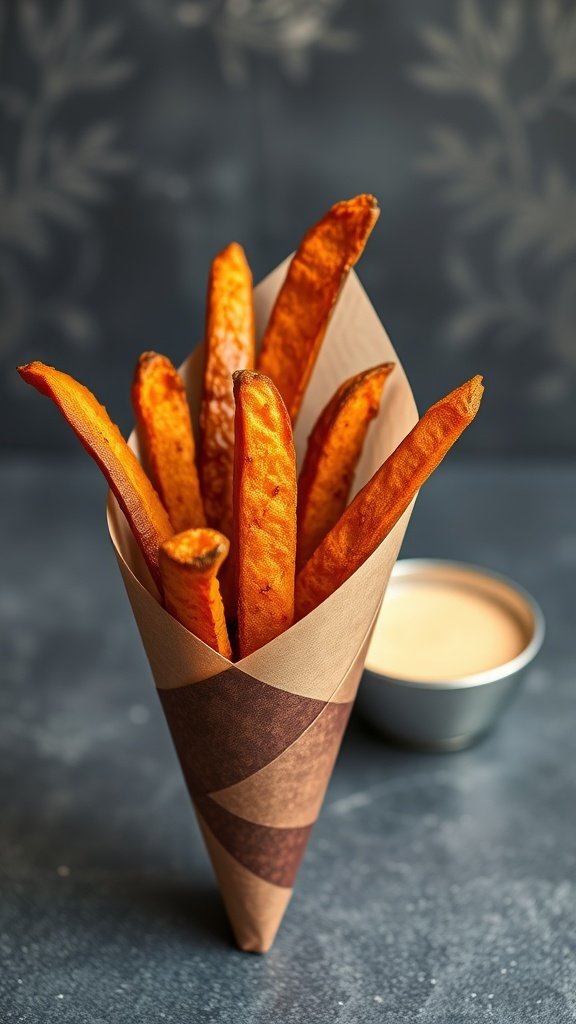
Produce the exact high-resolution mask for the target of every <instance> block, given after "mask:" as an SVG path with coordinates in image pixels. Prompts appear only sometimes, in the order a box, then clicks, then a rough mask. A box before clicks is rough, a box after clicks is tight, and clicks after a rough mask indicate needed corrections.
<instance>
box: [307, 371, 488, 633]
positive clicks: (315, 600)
mask: <svg viewBox="0 0 576 1024" xmlns="http://www.w3.org/2000/svg"><path fill="white" fill-rule="evenodd" d="M483 391H484V388H483V386H482V377H479V376H476V377H473V378H472V379H471V380H469V381H467V382H466V383H465V384H462V385H461V386H460V387H459V388H456V390H455V391H452V392H451V394H449V395H447V396H446V398H443V399H441V400H440V401H439V402H437V403H436V404H435V405H433V406H432V407H431V408H430V409H428V412H426V413H425V414H424V416H422V418H421V419H420V420H419V422H418V423H417V424H416V426H415V427H414V428H413V429H412V430H411V431H410V433H409V434H408V435H407V436H406V437H405V438H404V440H403V441H401V442H400V444H399V445H398V447H397V448H396V450H395V451H393V452H392V454H391V455H390V456H389V458H388V459H386V462H384V463H383V464H382V466H380V469H378V470H377V471H376V473H375V474H374V476H373V477H372V478H371V480H369V481H368V483H367V484H365V486H364V487H363V488H362V490H361V491H359V492H358V494H357V495H356V497H355V498H354V500H353V501H352V502H351V504H350V505H349V506H348V508H347V509H346V511H345V512H344V513H343V515H342V516H341V517H340V519H339V520H338V522H337V523H336V525H335V526H334V527H333V528H332V530H331V531H330V533H329V534H327V536H326V537H325V538H324V540H323V541H322V543H321V544H320V546H319V547H318V548H317V549H316V551H315V552H314V554H313V555H312V557H311V558H310V559H309V561H308V562H307V563H306V565H305V566H304V568H303V569H301V571H300V572H299V573H298V576H297V577H296V619H297V620H299V619H302V618H304V616H305V615H308V613H309V612H311V611H312V610H313V609H314V608H317V607H318V605H319V604H321V603H322V601H325V600H326V598H327V597H329V596H330V594H333V593H334V591H335V590H337V589H338V587H340V586H341V585H342V584H343V583H344V582H345V581H346V580H347V579H348V578H349V577H350V576H351V575H352V573H354V572H355V571H356V569H358V568H359V567H360V566H361V565H362V563H363V562H365V561H366V559H367V558H368V557H369V556H370V555H371V554H372V552H373V551H375V550H376V548H377V547H378V546H379V544H381V543H382V541H383V540H384V538H385V537H386V536H387V535H388V534H389V533H390V531H391V530H392V528H393V527H394V526H395V524H396V523H397V522H398V520H399V519H400V516H401V515H402V513H403V512H404V511H405V510H406V509H407V508H408V505H409V504H410V502H411V501H412V499H413V497H414V496H415V494H416V492H417V491H418V489H419V488H420V487H421V486H422V484H423V483H424V482H425V481H426V480H427V479H428V477H429V476H430V474H431V473H432V472H433V471H434V470H435V469H436V467H437V466H438V464H439V463H440V462H441V461H442V459H443V458H444V456H445V455H446V453H447V452H448V451H449V449H450V448H451V447H452V445H453V444H454V442H455V441H457V439H458V438H459V437H460V434H461V433H462V432H463V431H464V430H465V429H466V427H467V426H469V424H470V423H471V422H472V420H473V419H474V417H475V415H476V413H477V412H478V408H479V406H480V401H481V398H482V392H483Z"/></svg>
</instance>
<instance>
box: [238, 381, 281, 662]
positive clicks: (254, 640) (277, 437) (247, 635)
mask: <svg viewBox="0 0 576 1024" xmlns="http://www.w3.org/2000/svg"><path fill="white" fill-rule="evenodd" d="M234 396H235V399H236V416H235V434H236V443H235V454H234V551H235V580H236V592H237V600H238V646H239V653H240V657H241V658H245V657H246V656H247V655H248V654H251V653H252V652H253V651H256V650H258V648H260V647H263V646H264V644H266V643H268V641H270V640H273V639H274V637H276V636H278V635H279V634H280V633H283V632H284V630H286V629H288V627H289V626H291V625H292V621H293V618H294V576H295V566H296V456H295V453H294V441H293V437H292V427H291V424H290V417H289V416H288V412H287V410H286V407H285V405H284V403H283V401H282V399H281V397H280V395H279V394H278V391H277V390H276V388H275V387H274V385H273V383H272V381H271V380H269V379H268V378H267V377H265V376H263V374H260V373H252V372H251V371H250V370H242V371H238V372H236V373H235V374H234Z"/></svg>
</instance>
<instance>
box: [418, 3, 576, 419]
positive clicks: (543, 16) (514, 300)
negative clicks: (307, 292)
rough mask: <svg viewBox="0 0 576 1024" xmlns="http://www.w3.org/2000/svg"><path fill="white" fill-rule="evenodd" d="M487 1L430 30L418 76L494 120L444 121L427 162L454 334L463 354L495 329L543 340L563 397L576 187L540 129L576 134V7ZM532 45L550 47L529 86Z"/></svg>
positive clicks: (572, 319)
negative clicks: (523, 69)
mask: <svg viewBox="0 0 576 1024" xmlns="http://www.w3.org/2000/svg"><path fill="white" fill-rule="evenodd" d="M485 6H486V5H485V3H483V2H482V0H457V3H456V5H455V23H454V25H453V27H452V28H450V29H448V28H444V27H440V26H439V25H437V24H425V25H423V26H421V27H420V28H419V29H418V35H419V39H420V42H421V44H422V47H423V49H424V51H425V54H426V56H425V59H424V60H423V61H422V62H421V63H419V64H418V65H416V66H415V67H413V68H411V70H410V75H411V77H412V79H413V81H414V82H415V83H417V85H418V86H420V87H422V88H424V89H426V90H427V91H428V92H429V93H432V94H438V95H442V96H444V97H447V98H453V99H454V100H456V101H459V103H460V104H461V103H462V101H465V102H467V103H468V104H469V105H470V115H471V117H474V118H475V119H477V118H478V117H483V118H484V122H483V123H485V125H486V127H485V128H484V129H483V130H481V131H480V132H479V130H478V128H477V127H476V125H477V120H474V122H473V124H474V128H473V130H471V131H470V133H469V134H467V133H466V130H465V129H462V128H461V127H460V126H458V127H455V126H453V125H450V124H437V125H435V126H434V127H433V128H432V129H431V131H430V136H429V146H428V150H427V152H426V153H425V155H423V156H422V157H421V158H420V160H419V162H418V166H419V169H420V171H421V172H422V173H423V174H425V175H427V176H430V177H432V178H434V179H435V180H436V181H437V183H438V187H439V191H440V196H441V198H442V200H443V202H444V203H445V204H446V205H447V206H448V207H449V208H450V209H451V210H452V220H451V229H450V244H449V247H448V250H447V253H446V270H447V274H448V278H449V280H450V283H451V285H452V287H453V289H454V292H455V294H456V295H457V297H458V305H457V307H456V309H455V311H454V312H453V314H452V316H451V317H450V318H449V320H448V322H447V324H446V325H445V327H446V333H447V337H448V340H449V341H450V343H451V344H452V345H454V346H460V347H463V346H470V347H471V346H474V345H477V344H478V343H479V342H481V341H483V340H484V339H485V338H486V333H487V332H488V331H490V332H491V336H492V337H493V338H495V339H496V340H499V341H500V342H501V343H504V344H506V343H508V344H514V343H519V342H520V341H525V340H526V339H527V338H529V337H531V336H532V337H534V336H536V337H537V338H538V341H539V344H541V345H542V346H543V347H545V348H548V350H550V351H553V352H554V353H555V356H556V361H557V364H558V366H559V367H560V368H559V369H557V370H556V371H554V372H553V373H552V374H551V375H549V376H548V377H546V376H545V375H543V376H541V377H540V379H539V381H538V383H537V385H536V391H535V393H534V397H535V398H536V399H537V400H540V401H542V402H553V401H556V400H557V399H558V398H559V397H562V395H563V394H564V393H567V392H568V390H569V388H570V386H571V382H570V374H574V373H576V343H575V338H576V182H575V180H574V170H575V169H574V167H573V166H572V167H570V166H567V165H566V157H565V155H561V154H558V155H556V154H555V151H554V147H553V146H552V145H551V144H550V139H548V140H547V145H546V149H545V153H544V159H542V157H543V154H542V151H541V147H540V146H539V134H538V133H539V130H540V127H541V122H542V119H543V117H544V115H546V117H547V119H549V118H550V117H552V116H554V117H557V118H561V119H562V120H563V122H564V124H565V127H566V129H568V128H569V129H570V130H571V131H573V130H574V124H573V123H570V122H571V119H572V118H574V116H576V9H575V8H574V5H573V4H569V3H566V2H561V0H543V2H541V3H538V4H532V3H529V2H527V0H506V2H504V3H501V4H500V5H499V6H498V8H497V11H496V14H495V15H494V16H493V17H489V16H488V15H487V13H486V9H485ZM529 39H531V40H537V45H538V46H539V50H540V52H539V54H538V60H537V61H535V62H533V66H534V70H533V72H532V74H531V79H532V80H531V82H529V83H527V82H526V76H525V75H524V78H523V79H522V77H521V76H519V75H518V73H517V70H518V64H519V63H520V61H521V58H522V56H523V50H524V48H525V45H527V41H528V40H529ZM460 123H461V107H460V110H459V125H460ZM479 135H480V136H481V137H480V138H479ZM572 156H573V151H572ZM537 158H538V159H537ZM487 266H488V268H490V270H491V272H490V273H487V270H486V268H487ZM480 267H482V270H481V269H480ZM562 368H563V369H562ZM566 370H568V371H569V373H568V374H566V373H565V372H563V371H566Z"/></svg>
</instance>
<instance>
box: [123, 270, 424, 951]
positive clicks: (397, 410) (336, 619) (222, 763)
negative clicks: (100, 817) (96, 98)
mask: <svg viewBox="0 0 576 1024" xmlns="http://www.w3.org/2000/svg"><path fill="white" fill-rule="evenodd" d="M285 269H286V266H285V265H284V266H283V267H280V268H278V269H277V270H276V271H275V272H274V273H273V274H272V275H271V277H270V278H267V279H266V281H265V282H263V283H262V284H261V285H260V286H259V287H258V288H257V289H256V296H255V299H256V311H257V322H258V323H259V324H260V326H262V324H263V323H265V321H266V318H267V315H268V312H269V309H270V306H271V304H272V302H273V299H274V296H275V294H276V291H277V289H278V287H279V285H280V283H281V281H282V279H283V276H284V274H285ZM391 359H392V360H394V361H396V362H397V357H396V355H395V353H394V350H393V348H392V346H391V344H390V342H389V340H388V338H387V336H386V333H385V331H384V329H383V327H382V325H381V324H380V322H379V321H378V318H377V317H376V314H375V313H374V310H373V309H372V307H371V306H370V303H369V301H368V299H367V298H366V295H365V293H364V292H363V290H362V287H361V285H360V283H359V281H358V279H357V278H356V276H355V275H354V274H351V275H350V279H349V281H348V282H347V284H346V286H345V288H344V290H343V293H342V296H341V298H340V301H339V304H338V307H337V310H336V313H335V315H334V317H333V320H332V323H331V325H330V328H329V331H328V334H327V336H326V339H325V342H324V346H323V349H322V353H321V355H320V358H319V361H318V366H317V368H316V370H315V372H314V374H313V377H312V380H311V382H310V386H309V388H308V392H307V394H306V399H305V402H304V406H303V409H302V415H301V419H300V420H299V423H298V429H297V431H296V450H297V454H298V456H299V458H300V460H301V457H302V454H303V450H304V445H305V440H306V436H307V433H308V432H309V429H310V426H311V425H312V423H313V421H314V419H315V418H316V415H317V414H318V412H319V411H320V409H321V408H322V407H323V406H324V404H325V403H326V401H327V400H328V398H329V397H331V395H332V393H333V391H334V390H335V389H336V387H337V386H338V385H339V384H340V383H341V382H342V380H344V379H345V378H346V377H347V376H350V375H351V374H352V373H355V372H358V371H359V370H361V369H365V368H366V367H367V366H373V365H375V364H376V363H378V362H384V361H388V360H391ZM201 368H202V353H201V351H198V350H197V351H196V352H194V353H193V355H192V356H191V357H190V359H189V360H188V361H187V363H186V364H185V366H184V367H183V368H182V370H181V372H182V374H183V376H184V379H185V380H186V383H187V388H188V395H189V399H190V403H191V409H192V413H193V418H195V416H196V414H197V410H198V404H199V398H200V386H201V379H202V372H201ZM416 419H417V413H416V409H415V406H414V401H413V398H412V393H411V391H410V388H409V385H408V382H407V380H406V377H405V375H404V373H403V371H402V368H401V367H400V366H397V368H396V370H395V372H394V374H392V376H391V378H390V380H389V381H388V382H387V384H386V388H385V390H384V399H383V408H382V412H381V415H380V416H379V417H378V419H377V420H376V421H375V422H374V424H373V426H372V427H371V430H370V432H369V434H368V438H367V443H366V446H365V451H364V453H363V457H362V460H361V464H360V466H359V469H358V473H357V480H356V489H358V488H359V487H361V486H362V485H363V484H364V483H365V482H366V480H367V479H369V477H370V476H372V474H373V473H374V471H375V470H376V469H377V468H378V466H379V465H380V464H381V462H382V461H383V460H384V459H385V458H386V457H387V456H388V454H389V453H390V452H391V451H392V450H393V449H394V448H395V447H396V446H397V444H398V443H399V442H400V440H401V439H402V438H403V437H404V436H405V435H406V433H408V431H409V430H410V429H411V428H412V426H413V425H414V423H415V421H416ZM131 444H133V446H134V447H135V449H136V450H137V444H136V441H135V439H134V438H132V439H131ZM410 511H411V509H409V510H408V511H407V512H406V513H405V514H404V516H403V517H402V519H401V520H400V521H399V523H398V524H397V525H396V527H395V528H394V530H393V531H392V532H391V533H390V535H389V536H388V537H387V538H386V540H385V541H384V542H383V543H382V544H381V545H380V547H379V548H378V549H377V550H376V551H375V552H374V553H373V554H372V555H371V556H370V558H368V559H367V560H366V562H365V563H364V564H363V565H362V566H361V567H360V569H358V571H357V572H356V573H355V574H354V575H353V576H352V577H351V578H350V579H349V580H347V581H346V583H345V584H344V585H343V586H342V587H340V588H339V590H338V591H336V593H335V594H333V595H331V597H330V598H328V600H327V601H325V602H324V603H323V604H322V605H321V606H320V607H319V608H316V609H315V610H314V611H313V612H312V613H310V615H308V616H307V617H306V618H305V619H303V620H302V621H301V622H299V623H296V624H295V625H294V626H292V627H291V629H289V630H287V631H286V633H284V634H282V635H281V636H279V637H277V638H276V639H275V640H273V641H272V642H271V643H269V644H267V645H266V646H265V647H263V648H262V649H261V650H259V651H256V652H255V653H254V654H251V655H250V656H249V657H247V658H244V659H243V660H242V661H240V662H238V663H237V664H236V665H232V664H231V663H230V662H229V661H227V660H226V659H225V658H222V657H221V656H220V655H218V654H216V652H214V651H212V650H211V649H210V648H208V647H206V645H205V644H203V643H202V642H201V641H200V640H198V639H197V638H196V637H194V636H193V635H192V634H191V633H189V632H188V631H187V630H186V629H185V628H184V627H183V626H181V625H180V624H179V623H178V622H176V620H175V619H173V618H172V617H171V616H170V615H168V613H167V612H166V611H165V610H164V609H163V608H162V607H161V605H160V604H159V603H158V600H157V595H156V593H155V590H154V587H153V584H152V582H151V580H150V577H149V575H148V573H147V571H146V569H145V566H144V565H143V562H142V559H141V557H140V554H139V552H138V550H137V548H136V545H135V544H134V542H133V539H132V537H131V535H130V531H129V529H128V527H127V524H126V521H125V519H124V517H123V515H122V513H121V512H120V510H119V508H118V506H117V504H116V502H115V500H114V499H113V498H112V497H110V499H109V504H108V523H109V529H110V534H111V537H112V541H113V543H114V547H115V550H116V555H117V559H118V564H119V567H120V570H121V573H122V576H123V579H124V583H125V585H126V589H127V592H128V596H129V599H130V603H131V605H132V609H133V611H134V616H135V618H136V622H137V624H138V628H139V630H140V634H141V636H142V640H143V643H144V646H145V648H146V652H147V655H148V659H149V661H150V666H151V669H152V672H153V675H154V679H155V682H156V686H157V688H158V692H159V696H160V700H161V702H162V706H163V708H164V712H165V715H166V720H167V722H168V725H169V727H170V731H171V734H172V738H173V741H174V745H175V748H176V751H177V753H178V757H179V759H180V763H181V766H182V770H183V773H184V777H185V779H186V784H187V786H188V789H189V792H190V795H191V797H192V800H193V802H194V806H195V808H196V812H197V815H198V819H199V822H200V826H201V829H202V833H203V835H204V839H205V841H206V846H207V848H208V852H209V854H210V857H211V860H212V864H213V866H214V871H215V873H216V875H217V878H218V882H219V885H220V888H221V892H222V896H223V899H224V903H225V905H226V909H227V912H228V915H229V917H230V921H231V924H232V927H233V930H234V933H235V936H236V940H237V942H238V945H239V946H240V948H241V949H244V950H247V951H252V952H265V951H266V950H268V949H269V948H270V946H271V944H272V942H273V940H274V937H275V935H276V932H277V929H278V927H279V925H280V922H281V920H282V917H283V915H284V912H285V910H286V907H287V904H288V902H289V900H290V896H291V893H292V888H293V885H294V881H295V878H296V874H297V871H298V868H299V865H300V862H301V860H302V857H303V855H304V851H305V849H306V845H307V843H308V840H309V837H310V834H311V831H312V828H313V825H314V822H315V821H316V819H317V817H318V814H319V811H320V808H321V805H322V801H323V799H324V794H325V792H326V787H327V785H328V782H329V779H330V776H331V773H332V769H333V766H334V761H335V759H336V756H337V753H338V749H339V747H340V742H341V739H342V736H343V733H344V730H345V728H346V723H347V721H348V717H349V715H350V711H351V708H352V704H353V701H354V698H355V695H356V690H357V687H358V683H359V680H360V676H361V673H362V669H363V666H364V659H365V657H366V652H367V648H368V644H369V641H370V637H371V633H372V628H373V626H374V623H375V620H376V616H377V614H378V611H379V608H380V604H381V601H382V597H383V595H384V591H385V588H386V586H387V583H388V579H389V576H390V573H391V571H392V567H393V565H394V562H395V561H396V558H397V555H398V551H399V548H400V544H401V541H402V538H403V535H404V531H405V529H406V526H407V523H408V519H409V516H410Z"/></svg>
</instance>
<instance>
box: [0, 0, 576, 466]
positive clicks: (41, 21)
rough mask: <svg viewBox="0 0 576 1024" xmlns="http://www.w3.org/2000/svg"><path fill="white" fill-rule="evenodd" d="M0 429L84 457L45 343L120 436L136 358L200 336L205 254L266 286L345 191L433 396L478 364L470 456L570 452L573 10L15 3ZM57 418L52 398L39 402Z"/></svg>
mask: <svg viewBox="0 0 576 1024" xmlns="http://www.w3.org/2000/svg"><path fill="white" fill-rule="evenodd" d="M2 11H3V13H2V23H1V50H2V60H1V89H0V123H1V139H2V142H1V150H0V250H1V252H0V353H1V372H0V388H1V396H0V421H1V424H0V425H1V429H2V436H3V438H4V439H5V443H6V442H7V443H8V445H9V446H10V447H11V448H12V449H17V450H26V449H32V450H34V449H40V448H42V449H47V450H53V451H67V450H76V447H77V442H76V441H75V439H74V437H73V436H72V434H71V432H70V431H69V430H68V429H67V428H66V427H65V426H64V425H63V424H62V422H61V420H60V417H58V416H57V415H56V414H55V413H54V414H52V415H48V411H47V410H46V409H44V407H41V406H40V404H39V402H38V398H37V396H36V395H35V394H34V393H33V392H32V391H31V390H30V389H27V388H25V387H24V385H23V384H22V383H21V382H20V380H19V379H18V378H17V375H16V374H15V372H14V366H15V365H16V363H18V362H23V361H27V360H30V359H33V358H39V359H43V360H45V361H48V362H51V363H54V364H56V365H57V366H58V367H60V368H62V369H65V370H68V371H69V372H71V373H72V374H73V375H75V376H77V377H79V379H80V380H82V381H83V382H85V383H86V384H88V385H89V386H90V387H91V388H92V389H93V390H95V391H96V393H97V395H98V396H99V397H100V399H101V400H102V401H103V402H104V403H105V404H106V405H107V406H108V408H109V410H110V412H111V413H112V415H113V417H114V418H116V419H117V420H118V422H119V423H120V424H121V426H122V427H123V428H124V429H125V430H127V429H128V428H129V426H130V422H131V412H130V405H129V381H130V376H131V373H132V367H133V364H134V361H135V359H136V357H137V355H138V354H139V353H140V352H141V351H142V350H143V349H146V348H155V349H158V350H160V351H163V352H165V353H166V354H168V355H169V356H170V357H171V358H172V359H173V360H174V361H175V362H176V363H179V362H180V361H181V360H182V359H183V358H184V357H185V356H186V354H187V352H188V351H189V349H190V348H191V347H192V346H193V345H194V344H195V343H196V342H197V341H198V340H199V339H200V337H201V335H202V330H203V316H204V310H203V307H204V292H205V286H206V275H207V271H208V266H209V261H210V259H211V257H212V256H213V255H214V254H215V253H216V252H217V251H218V250H219V249H220V248H222V247H223V246H224V245H226V244H227V243H228V242H229V241H231V240H233V239H234V240H237V241H239V242H241V243H242V244H243V245H244V247H245V248H246V251H247V253H248V256H249V259H250V262H251V264H252V267H253V271H254V277H255V280H258V279H260V278H261V277H263V276H264V275H265V274H266V273H267V272H268V271H269V270H271V269H272V268H273V267H274V266H275V265H276V264H277V263H278V262H279V261H280V260H281V259H282V258H283V257H284V256H286V254H287V253H288V252H290V251H291V250H292V249H293V248H295V246H296V245H297V243H298V241H299V239H300V237H301V235H302V233H303V232H304V230H305V229H306V228H307V227H308V226H309V225H310V224H311V223H313V222H314V221H315V220H316V219H318V218H319V217H320V215H321V214H322V213H323V212H324V210H325V209H326V208H327V207H328V206H329V205H330V204H331V203H333V202H334V201H336V200H338V199H342V198H347V197H349V196H352V195H353V194H355V193H357V192H361V191H371V192H373V193H375V195H376V196H377V197H378V199H379V201H380V204H381V208H382V215H381V219H380V222H379V225H378V227H377V229H376V231H375V233H374V235H373V237H372V239H371V240H370V243H369V246H368V249H367V251H366V254H365V256H364V257H363V259H362V261H361V264H360V266H359V272H360V276H361V279H362V281H363V283H364V285H365V287H366V288H367V290H368V292H369V295H370V297H371V299H372V301H373V303H374V305H375V306H376V309H377V310H378V313H379V314H380V316H381V318H382V320H383V322H384V324H385V325H386V327H387V329H388V331H389V333H390V335H391V337H392V340H393V342H394V344H395V346H396V348H397V350H398V352H399V355H400V356H401V358H402V360H403V361H404V363H405V365H406V368H407V371H408V374H409V376H410V379H411V382H412V384H413V388H414V391H415V395H416V398H417V401H418V404H419V406H420V407H421V408H424V407H425V406H426V405H427V404H429V403H430V402H432V401H434V400H435V399H436V398H437V397H439V395H440V394H443V393H445V392H446V391H448V390H449V389H451V388H452V387H454V386H455V385H456V384H457V383H459V382H460V381H461V380H462V379H464V378H465V377H467V376H470V375H471V374H473V373H476V372H479V371H480V372H483V373H484V374H485V377H486V382H487V385H488V387H487V392H486V400H485V404H484V408H483V412H482V415H481V416H480V417H479V418H478V421H477V423H476V424H475V426H474V429H473V430H471V431H469V432H468V435H467V436H466V437H465V438H464V439H463V441H462V443H461V444H460V445H459V452H460V454H462V453H465V452H468V453H473V454H478V455H486V456H490V455H497V456H506V455H517V456H524V455H530V456H532V455H545V456H550V455H561V454H568V453H572V452H574V450H575V448H576V430H575V429H574V428H575V426H576V415H575V411H574V410H575V407H576V403H575V398H576V386H575V385H576V259H575V257H576V137H575V135H574V128H575V124H576V5H575V4H574V3H573V2H570V0H539V2H538V3H532V2H531V0H530V2H529V0H411V2H410V3H394V2H392V0H390V2H383V0H380V2H377V0H354V2H352V0H121V2H119V0H114V2H112V0H99V2H98V3H97V4H96V3H89V2H88V0H42V2H39V0H8V2H7V3H5V4H4V6H3V8H2ZM41 410H42V411H41Z"/></svg>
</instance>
